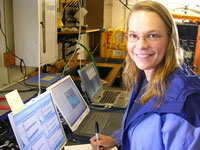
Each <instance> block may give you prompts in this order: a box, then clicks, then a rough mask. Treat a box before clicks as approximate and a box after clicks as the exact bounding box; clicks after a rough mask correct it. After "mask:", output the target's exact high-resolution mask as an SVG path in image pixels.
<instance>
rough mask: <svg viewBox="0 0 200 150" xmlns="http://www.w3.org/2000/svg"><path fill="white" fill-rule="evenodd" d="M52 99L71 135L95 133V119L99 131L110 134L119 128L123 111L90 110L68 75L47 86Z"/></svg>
mask: <svg viewBox="0 0 200 150" xmlns="http://www.w3.org/2000/svg"><path fill="white" fill-rule="evenodd" d="M47 90H49V91H50V92H51V94H52V97H53V101H54V103H55V104H56V106H57V108H58V110H59V111H60V113H61V115H62V117H63V118H64V120H65V121H66V124H67V126H68V127H69V128H70V130H71V132H72V134H73V135H78V136H85V137H91V136H94V135H95V121H97V122H98V123H99V132H100V133H103V134H111V133H112V132H113V131H114V130H117V129H119V128H121V121H122V118H123V113H121V112H105V109H101V110H102V111H94V110H90V108H89V106H88V105H87V103H86V101H85V100H84V99H83V97H82V95H81V93H80V92H79V90H78V88H77V87H76V85H75V83H74V81H73V80H72V78H71V76H70V75H68V76H66V77H64V78H62V79H61V80H59V81H57V82H56V83H54V84H53V85H51V86H50V87H48V88H47Z"/></svg>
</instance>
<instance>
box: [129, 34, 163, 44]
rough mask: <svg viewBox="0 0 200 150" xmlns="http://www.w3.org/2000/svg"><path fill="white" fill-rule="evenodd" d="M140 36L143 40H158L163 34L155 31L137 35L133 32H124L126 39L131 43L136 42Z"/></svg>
mask: <svg viewBox="0 0 200 150" xmlns="http://www.w3.org/2000/svg"><path fill="white" fill-rule="evenodd" d="M140 37H143V39H144V40H145V41H149V42H154V41H158V40H160V38H162V37H163V36H162V35H160V34H157V33H149V34H145V35H137V34H134V33H127V34H126V38H127V40H128V41H129V42H132V43H134V42H137V41H138V40H139V39H140Z"/></svg>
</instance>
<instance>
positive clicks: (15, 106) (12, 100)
mask: <svg viewBox="0 0 200 150" xmlns="http://www.w3.org/2000/svg"><path fill="white" fill-rule="evenodd" d="M5 97H6V100H7V102H8V105H9V106H10V108H11V110H12V112H13V114H14V115H15V114H17V113H18V112H20V111H21V110H23V109H24V103H23V101H22V99H21V97H20V95H19V93H18V91H17V90H14V91H12V92H10V93H8V94H6V95H5Z"/></svg>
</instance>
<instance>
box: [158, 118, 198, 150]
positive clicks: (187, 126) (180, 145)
mask: <svg viewBox="0 0 200 150" xmlns="http://www.w3.org/2000/svg"><path fill="white" fill-rule="evenodd" d="M162 138H163V144H164V147H165V149H168V150H174V149H176V150H183V149H184V150H195V149H199V147H200V142H199V141H200V128H199V127H196V126H193V125H192V124H191V123H190V122H188V121H187V120H185V119H184V118H182V117H180V116H177V115H173V114H171V115H169V114H168V115H167V116H166V120H165V122H164V124H163V127H162Z"/></svg>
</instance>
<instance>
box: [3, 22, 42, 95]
mask: <svg viewBox="0 0 200 150" xmlns="http://www.w3.org/2000/svg"><path fill="white" fill-rule="evenodd" d="M0 29H1V32H2V34H3V36H4V38H5V44H6V51H7V52H9V53H10V54H11V55H13V56H14V57H16V58H17V59H19V60H20V71H21V73H22V75H23V78H24V80H23V82H24V85H26V86H27V87H29V88H31V87H30V86H33V87H38V86H37V85H31V84H27V83H26V75H27V71H26V64H25V62H24V60H23V59H22V58H20V57H18V56H17V55H15V54H13V53H12V52H11V51H10V49H9V47H8V44H7V37H6V35H5V33H4V31H3V29H2V26H1V24H0ZM23 66H24V71H23ZM41 88H42V89H46V87H43V86H41ZM33 90H37V91H39V88H37V89H36V88H34V89H32V90H21V91H20V92H29V91H33ZM8 91H10V90H8ZM4 92H7V91H0V93H4Z"/></svg>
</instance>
